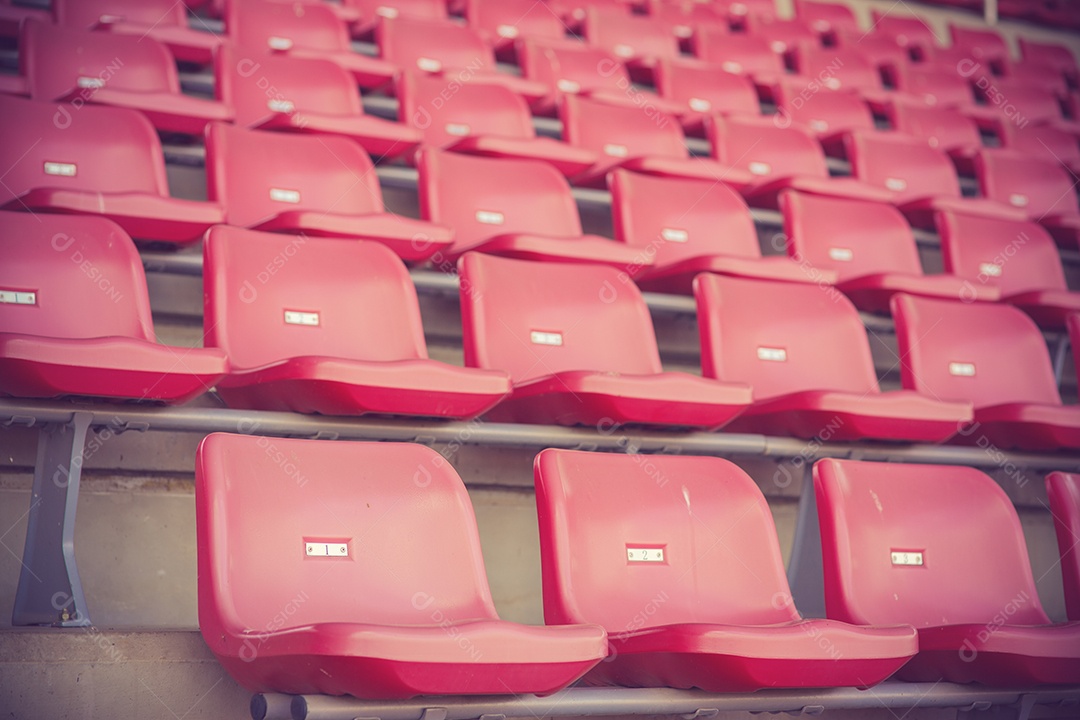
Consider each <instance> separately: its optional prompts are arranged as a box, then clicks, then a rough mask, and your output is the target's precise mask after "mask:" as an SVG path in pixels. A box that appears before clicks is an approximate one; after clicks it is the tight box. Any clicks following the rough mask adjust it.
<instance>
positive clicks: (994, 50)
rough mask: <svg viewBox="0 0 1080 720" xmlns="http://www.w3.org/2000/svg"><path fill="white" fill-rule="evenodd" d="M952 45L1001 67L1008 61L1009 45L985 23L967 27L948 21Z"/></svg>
mask: <svg viewBox="0 0 1080 720" xmlns="http://www.w3.org/2000/svg"><path fill="white" fill-rule="evenodd" d="M949 36H950V37H951V38H952V47H953V48H955V49H956V50H957V51H960V52H963V53H966V54H967V56H968V57H970V58H972V59H973V60H977V61H979V62H984V63H989V64H990V65H992V66H995V67H996V68H1001V67H1003V66H1004V64H1005V63H1007V62H1008V61H1009V46H1008V45H1006V44H1005V39H1004V38H1002V37H1001V35H1000V34H999V33H998V32H997V31H996V30H993V29H991V28H989V27H987V26H985V25H983V26H980V27H977V28H976V27H968V26H964V25H957V24H956V23H954V22H950V23H949Z"/></svg>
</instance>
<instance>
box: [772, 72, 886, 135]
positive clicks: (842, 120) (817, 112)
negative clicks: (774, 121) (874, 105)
mask: <svg viewBox="0 0 1080 720" xmlns="http://www.w3.org/2000/svg"><path fill="white" fill-rule="evenodd" d="M775 100H776V104H777V112H778V113H780V118H779V119H778V121H779V122H787V121H791V122H794V123H797V124H799V125H802V126H804V127H808V128H810V129H811V130H813V131H814V132H815V133H836V132H840V131H846V130H855V129H863V130H873V129H874V116H873V115H872V114H871V113H870V108H869V107H868V106H867V105H866V103H865V102H863V99H862V98H861V97H860V96H859V95H858V94H857V93H855V92H849V91H847V90H822V89H821V87H820V85H819V86H817V87H816V88H815V86H814V85H812V84H811V85H808V84H807V83H806V80H805V79H804V78H798V77H795V78H793V79H784V80H782V81H781V82H779V83H777V86H776V91H775Z"/></svg>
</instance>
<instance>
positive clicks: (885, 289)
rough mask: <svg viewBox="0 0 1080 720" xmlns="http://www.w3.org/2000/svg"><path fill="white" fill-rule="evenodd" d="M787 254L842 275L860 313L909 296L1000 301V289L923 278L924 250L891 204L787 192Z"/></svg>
mask: <svg viewBox="0 0 1080 720" xmlns="http://www.w3.org/2000/svg"><path fill="white" fill-rule="evenodd" d="M780 208H781V209H782V210H783V213H784V233H785V234H786V235H787V237H788V239H789V240H790V243H789V245H788V252H789V253H790V254H791V255H792V257H793V258H794V259H796V260H798V261H805V262H807V263H809V264H810V266H811V267H815V268H821V269H823V270H829V271H832V272H834V273H836V275H837V276H838V279H837V282H836V287H837V288H838V289H839V290H840V291H842V292H843V293H844V294H845V295H847V296H848V298H850V299H851V301H852V302H853V303H855V305H856V306H857V307H858V308H860V309H861V310H866V311H868V312H875V313H888V312H889V299H890V298H891V297H892V296H893V294H894V293H897V292H906V293H911V294H913V295H922V296H925V297H936V298H942V299H945V300H956V299H963V300H967V301H973V300H985V301H990V302H993V301H995V300H997V299H998V298H999V297H1000V293H999V292H998V288H997V286H995V285H986V284H978V285H974V284H972V283H970V282H966V281H965V279H964V278H963V277H957V276H956V275H924V274H923V269H922V263H921V262H920V261H919V249H918V247H917V246H916V245H915V237H914V236H913V235H912V233H911V226H910V225H908V222H907V220H905V219H904V216H903V215H902V214H901V213H900V211H899V210H897V209H896V208H895V207H893V206H892V205H886V204H884V203H870V202H864V201H861V200H844V199H838V198H829V197H818V196H814V195H805V194H802V193H796V192H792V191H790V190H787V191H784V192H783V193H782V194H781V196H780Z"/></svg>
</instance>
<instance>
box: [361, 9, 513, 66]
mask: <svg viewBox="0 0 1080 720" xmlns="http://www.w3.org/2000/svg"><path fill="white" fill-rule="evenodd" d="M375 36H376V38H377V39H378V42H379V53H380V54H381V56H382V58H383V59H384V60H389V61H390V62H392V63H395V64H397V65H398V66H400V67H401V68H402V69H403V70H405V69H416V70H420V71H422V72H427V73H440V72H443V71H447V72H450V71H458V72H466V71H468V72H469V73H477V72H481V73H494V72H495V71H496V70H495V55H494V53H492V51H491V48H490V47H489V46H488V45H487V43H485V42H484V40H483V38H481V37H480V33H478V32H477V31H476V30H474V29H473V28H471V27H467V26H465V25H459V24H457V23H452V22H450V21H449V20H419V19H416V18H405V17H398V18H395V19H393V20H391V19H389V18H383V19H382V20H381V21H380V22H379V26H378V27H377V28H376V29H375Z"/></svg>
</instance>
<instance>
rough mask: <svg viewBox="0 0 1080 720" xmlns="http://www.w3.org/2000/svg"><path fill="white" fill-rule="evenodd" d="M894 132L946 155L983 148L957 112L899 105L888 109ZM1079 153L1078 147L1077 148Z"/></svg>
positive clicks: (974, 129) (971, 126)
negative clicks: (956, 149) (963, 148)
mask: <svg viewBox="0 0 1080 720" xmlns="http://www.w3.org/2000/svg"><path fill="white" fill-rule="evenodd" d="M888 115H889V119H890V120H891V121H892V124H893V129H894V130H896V131H897V132H902V133H906V134H908V135H911V136H913V137H917V138H922V139H924V140H926V141H927V142H928V143H929V144H930V147H933V148H939V149H941V150H945V151H946V152H948V151H949V150H950V149H952V148H957V147H975V148H978V147H980V146H981V145H982V137H981V136H980V134H979V127H978V126H977V125H976V124H975V122H974V121H973V120H971V119H970V118H968V117H966V116H965V115H963V114H962V113H961V112H960V111H958V110H953V109H950V108H943V107H933V106H928V105H920V104H916V103H907V102H898V103H895V104H893V105H892V106H891V107H890V109H889V113H888ZM1077 148H1078V150H1080V146H1077Z"/></svg>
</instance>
